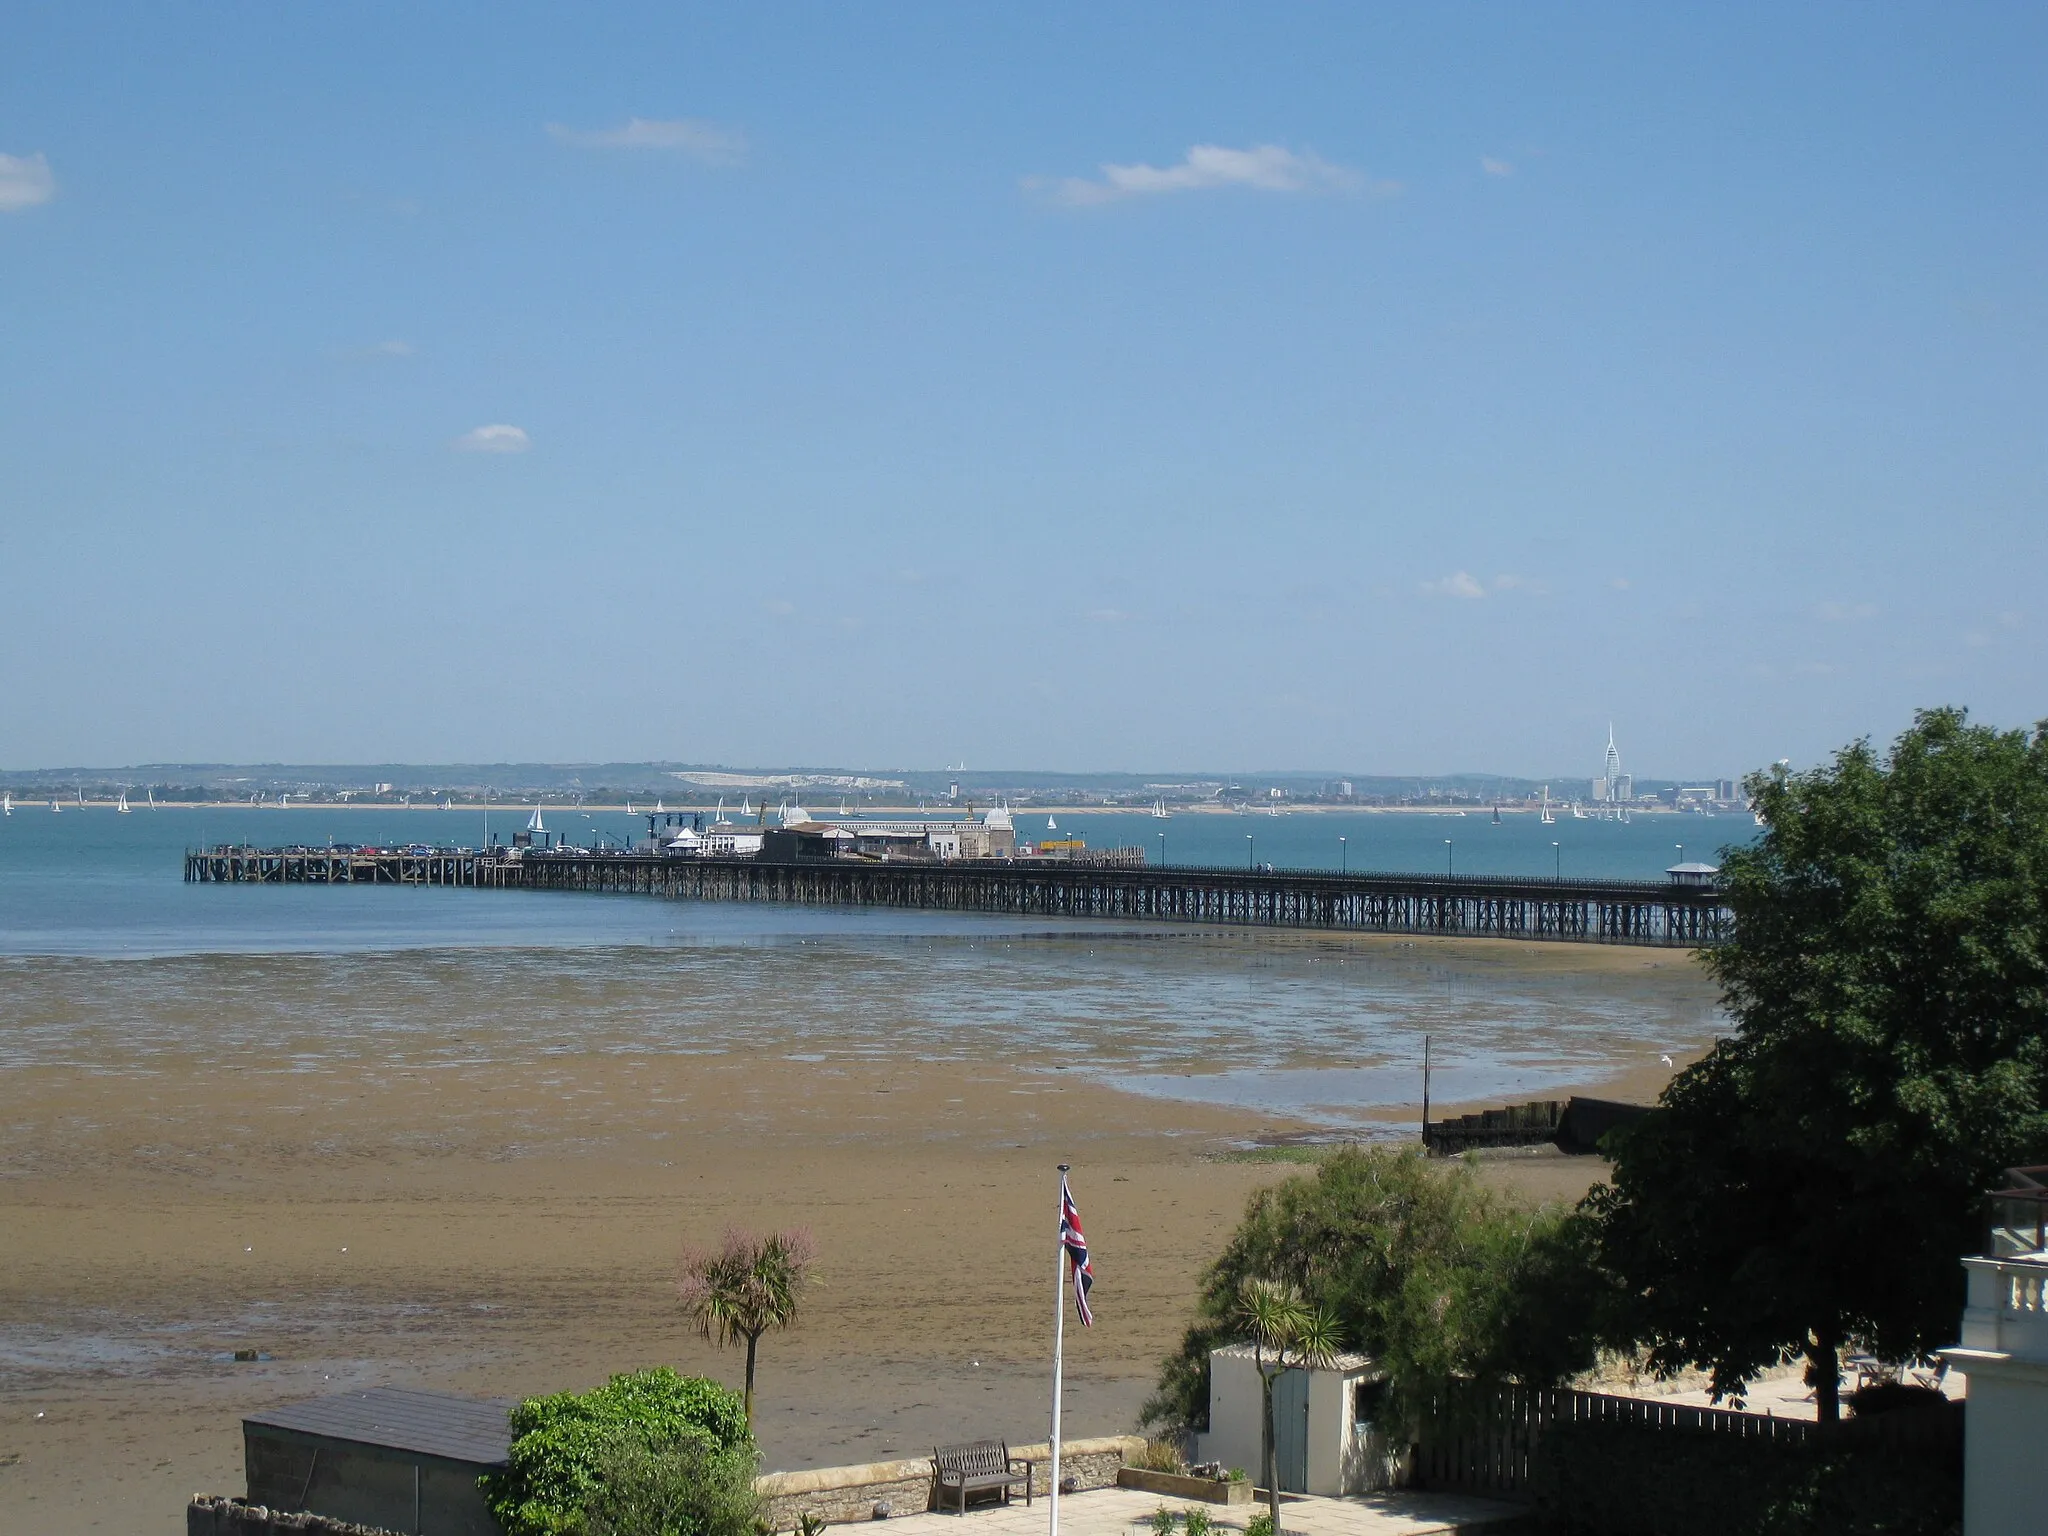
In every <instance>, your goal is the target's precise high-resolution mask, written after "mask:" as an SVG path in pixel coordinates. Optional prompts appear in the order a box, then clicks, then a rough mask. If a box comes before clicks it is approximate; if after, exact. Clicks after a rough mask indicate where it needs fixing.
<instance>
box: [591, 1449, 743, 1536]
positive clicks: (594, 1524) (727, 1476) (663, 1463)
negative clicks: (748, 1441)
mask: <svg viewBox="0 0 2048 1536" xmlns="http://www.w3.org/2000/svg"><path fill="white" fill-rule="evenodd" d="M754 1464H755V1457H754V1453H753V1451H752V1450H751V1449H749V1448H747V1447H736V1448H734V1449H731V1450H719V1449H718V1448H717V1447H716V1446H715V1445H714V1444H713V1443H712V1442H711V1440H710V1439H709V1438H708V1437H705V1436H689V1437H686V1438H684V1439H682V1440H678V1441H676V1442H675V1443H673V1444H671V1445H666V1446H658V1447H657V1446H650V1445H647V1444H645V1443H644V1442H642V1441H641V1440H639V1439H638V1438H637V1437H635V1436H633V1435H631V1434H623V1435H619V1436H616V1437H614V1438H613V1439H612V1440H611V1441H609V1442H607V1444H606V1445H605V1448H604V1450H603V1452H602V1453H601V1454H600V1455H599V1457H598V1463H597V1480H596V1486H595V1487H594V1488H593V1489H592V1490H591V1492H590V1495H589V1497H588V1498H587V1499H586V1500H585V1502H584V1506H583V1530H584V1533H585V1536H754V1515H755V1513H756V1511H757V1510H758V1509H759V1507H760V1501H759V1500H757V1499H756V1498H755V1497H754Z"/></svg>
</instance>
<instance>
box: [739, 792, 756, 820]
mask: <svg viewBox="0 0 2048 1536" xmlns="http://www.w3.org/2000/svg"><path fill="white" fill-rule="evenodd" d="M740 814H741V815H742V816H751V815H753V814H754V808H753V807H752V806H751V805H749V804H747V797H746V796H745V795H741V796H740Z"/></svg>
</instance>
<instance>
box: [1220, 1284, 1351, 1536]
mask: <svg viewBox="0 0 2048 1536" xmlns="http://www.w3.org/2000/svg"><path fill="white" fill-rule="evenodd" d="M1237 1317H1238V1321H1239V1322H1240V1323H1242V1324H1243V1325H1244V1328H1245V1331H1246V1332H1247V1333H1249V1334H1250V1335H1251V1344H1252V1364H1253V1365H1254V1366H1255V1367H1257V1369H1258V1373H1259V1398H1260V1408H1261V1410H1262V1411H1261V1413H1260V1415H1259V1427H1260V1430H1261V1435H1260V1445H1259V1453H1260V1454H1259V1461H1260V1465H1261V1467H1262V1469H1263V1472H1264V1476H1265V1479H1266V1508H1267V1509H1268V1510H1269V1511H1270V1512H1271V1515H1272V1520H1273V1536H1280V1458H1279V1452H1278V1450H1277V1448H1276V1447H1275V1444H1274V1442H1275V1440H1276V1438H1277V1434H1276V1431H1275V1426H1274V1422H1273V1382H1274V1380H1275V1379H1276V1378H1277V1377H1278V1376H1279V1375H1280V1373H1281V1372H1282V1371H1287V1370H1297V1369H1304V1368H1309V1367H1316V1368H1324V1367H1328V1366H1329V1365H1330V1364H1331V1363H1332V1362H1333V1361H1334V1360H1335V1359H1336V1358H1337V1351H1338V1349H1339V1347H1340V1339H1339V1327H1338V1323H1337V1318H1336V1315H1335V1314H1334V1313H1332V1312H1331V1311H1329V1309H1328V1308H1326V1307H1324V1306H1322V1305H1321V1304H1319V1303H1318V1304H1311V1303H1309V1302H1307V1301H1304V1300H1303V1299H1302V1295H1301V1292H1299V1291H1298V1290H1296V1289H1295V1288H1294V1287H1293V1286H1292V1285H1289V1284H1288V1283H1286V1282H1285V1281H1282V1280H1247V1281H1245V1282H1244V1285H1243V1287H1242V1288H1241V1289H1240V1290H1239V1291H1238V1293H1237Z"/></svg>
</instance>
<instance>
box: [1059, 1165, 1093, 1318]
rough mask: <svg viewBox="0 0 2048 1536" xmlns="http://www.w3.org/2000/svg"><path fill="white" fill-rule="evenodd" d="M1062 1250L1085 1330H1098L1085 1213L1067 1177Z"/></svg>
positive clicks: (1063, 1185)
mask: <svg viewBox="0 0 2048 1536" xmlns="http://www.w3.org/2000/svg"><path fill="white" fill-rule="evenodd" d="M1060 1246H1061V1247H1062V1248H1064V1249H1066V1250H1067V1266H1068V1268H1069V1269H1070V1270H1071V1272H1072V1273H1073V1277H1074V1311H1075V1313H1076V1314H1077V1315H1078V1316H1079V1317H1080V1319H1081V1326H1082V1327H1083V1328H1093V1327H1094V1326H1095V1313H1094V1312H1093V1311H1092V1310H1090V1308H1089V1306H1088V1292H1089V1291H1090V1290H1092V1289H1093V1288H1094V1286H1095V1268H1094V1266H1093V1265H1091V1264H1090V1263H1089V1262H1088V1239H1087V1237H1086V1236H1085V1235H1084V1234H1083V1233H1082V1231H1081V1213H1080V1211H1079V1210H1077V1209H1076V1208H1075V1206H1074V1195H1073V1192H1072V1191H1071V1190H1069V1189H1068V1188H1067V1176H1066V1175H1065V1174H1064V1173H1062V1174H1061V1175H1060Z"/></svg>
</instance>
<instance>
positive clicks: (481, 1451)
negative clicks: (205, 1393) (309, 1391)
mask: <svg viewBox="0 0 2048 1536" xmlns="http://www.w3.org/2000/svg"><path fill="white" fill-rule="evenodd" d="M508 1412H509V1409H508V1407H507V1405H506V1404H504V1403H493V1402H480V1401H478V1400H477V1399H475V1398H470V1397H451V1396H449V1395H447V1394H446V1393H441V1392H410V1391H405V1390H402V1389H399V1388H396V1387H380V1388H378V1389H376V1390H375V1391H370V1392H348V1393H344V1394H342V1395H341V1396H338V1397H316V1398H313V1399H311V1400H310V1401H307V1402H303V1403H287V1404H286V1405H285V1406H284V1407H282V1408H273V1409H270V1410H268V1411H267V1412H264V1413H253V1414H251V1415H249V1417H247V1418H246V1419H244V1420H242V1451H243V1458H244V1461H245V1464H246V1466H247V1470H248V1476H249V1502H250V1503H251V1504H262V1505H265V1506H267V1507H269V1508H271V1509H277V1510H304V1511H306V1512H308V1513H311V1514H316V1515H326V1516H328V1517H329V1518H331V1519H336V1520H353V1521H355V1522H356V1523H357V1524H359V1525H370V1526H378V1527H381V1528H382V1529H384V1530H387V1531H397V1532H401V1533H409V1536H499V1531H498V1523H497V1521H495V1520H493V1519H492V1518H491V1512H490V1510H489V1508H488V1507H487V1506H486V1505H485V1503H484V1496H483V1493H482V1491H481V1490H479V1489H478V1487H477V1479H478V1478H479V1477H481V1476H482V1475H483V1474H484V1473H486V1472H490V1471H495V1470H497V1469H498V1468H501V1467H503V1466H504V1465H505V1458H506V1456H507V1455H508V1454H509V1452H510V1450H511V1445H512V1432H511V1428H510V1426H509V1424H508V1422H507V1415H508Z"/></svg>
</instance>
